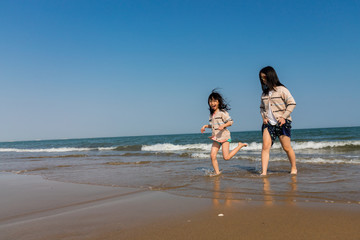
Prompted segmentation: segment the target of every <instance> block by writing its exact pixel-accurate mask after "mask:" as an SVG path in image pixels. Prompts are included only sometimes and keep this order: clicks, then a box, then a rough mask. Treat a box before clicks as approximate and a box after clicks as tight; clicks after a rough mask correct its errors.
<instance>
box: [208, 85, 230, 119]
mask: <svg viewBox="0 0 360 240" xmlns="http://www.w3.org/2000/svg"><path fill="white" fill-rule="evenodd" d="M210 100H218V101H219V110H221V111H224V110H225V111H229V110H230V109H231V108H230V105H229V104H228V103H227V102H226V101H225V99H224V98H223V97H222V96H221V94H220V93H219V92H218V91H217V90H216V89H213V90H212V91H211V93H210V95H209V98H208V105H209V110H210V114H214V110H213V109H212V108H211V106H210Z"/></svg>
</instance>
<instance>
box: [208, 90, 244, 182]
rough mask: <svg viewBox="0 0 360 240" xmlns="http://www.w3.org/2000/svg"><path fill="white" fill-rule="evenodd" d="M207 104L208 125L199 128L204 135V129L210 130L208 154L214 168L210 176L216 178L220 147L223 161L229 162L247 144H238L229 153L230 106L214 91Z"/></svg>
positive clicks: (231, 122) (218, 172)
mask: <svg viewBox="0 0 360 240" xmlns="http://www.w3.org/2000/svg"><path fill="white" fill-rule="evenodd" d="M208 104H209V110H210V118H209V124H208V125H204V126H203V127H202V128H201V133H204V132H205V129H206V128H211V129H212V135H211V137H210V139H211V140H213V144H212V147H211V152H210V157H211V163H212V165H213V168H214V174H213V175H212V176H217V175H219V174H220V173H221V172H220V170H219V164H218V161H217V159H216V156H217V153H218V152H219V150H220V147H222V153H223V158H224V160H230V159H231V158H232V157H233V156H235V154H236V153H237V152H238V151H239V150H240V149H241V148H242V147H245V146H247V144H246V143H241V142H239V143H238V146H237V147H236V148H234V149H233V150H232V151H231V152H229V147H230V142H231V137H230V131H229V130H228V129H227V127H230V126H231V125H232V124H233V120H232V119H231V117H230V115H229V113H228V112H227V111H229V110H230V106H229V105H228V104H227V103H226V102H225V100H224V99H223V97H222V96H221V94H220V93H218V92H217V91H216V90H215V89H214V90H212V92H211V94H210V95H209V98H208Z"/></svg>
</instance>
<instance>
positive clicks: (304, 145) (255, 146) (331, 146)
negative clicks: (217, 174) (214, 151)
mask: <svg viewBox="0 0 360 240" xmlns="http://www.w3.org/2000/svg"><path fill="white" fill-rule="evenodd" d="M291 144H292V147H293V149H294V150H295V151H299V150H320V149H324V150H337V151H360V140H348V141H323V142H320V141H319V142H316V141H307V142H296V141H292V143H291ZM211 146H212V144H211V143H194V144H183V145H181V144H172V143H158V144H153V145H128V146H113V147H93V146H92V147H59V148H37V149H35V148H34V149H33V148H29V149H27V148H0V152H19V153H44V152H45V153H61V152H86V151H119V152H121V151H125V152H157V153H171V152H173V153H179V152H185V151H186V152H197V153H203V152H210V150H211ZM236 146H237V143H236V142H233V143H230V149H232V148H235V147H236ZM261 148H262V143H261V142H251V143H248V146H247V147H244V148H242V149H241V151H255V152H259V151H261ZM272 149H281V144H280V142H279V141H278V140H277V141H276V142H275V144H274V145H273V146H272Z"/></svg>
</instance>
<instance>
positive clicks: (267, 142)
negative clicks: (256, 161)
mask: <svg viewBox="0 0 360 240" xmlns="http://www.w3.org/2000/svg"><path fill="white" fill-rule="evenodd" d="M270 148H271V136H270V133H269V131H268V129H267V128H265V129H264V132H263V146H262V150H261V165H262V173H261V175H262V176H266V174H267V168H268V164H269V158H270Z"/></svg>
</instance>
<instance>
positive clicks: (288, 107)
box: [281, 88, 296, 119]
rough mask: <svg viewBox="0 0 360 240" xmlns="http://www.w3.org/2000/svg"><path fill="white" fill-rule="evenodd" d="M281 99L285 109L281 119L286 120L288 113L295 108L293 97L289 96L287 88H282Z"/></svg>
mask: <svg viewBox="0 0 360 240" xmlns="http://www.w3.org/2000/svg"><path fill="white" fill-rule="evenodd" d="M281 97H282V98H283V100H284V102H285V105H286V109H285V112H284V114H283V115H282V117H283V118H285V119H287V118H288V117H289V116H290V113H292V111H294V109H295V107H296V102H295V99H294V97H293V96H292V95H291V93H290V91H289V90H288V89H287V88H283V90H282V94H281Z"/></svg>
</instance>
